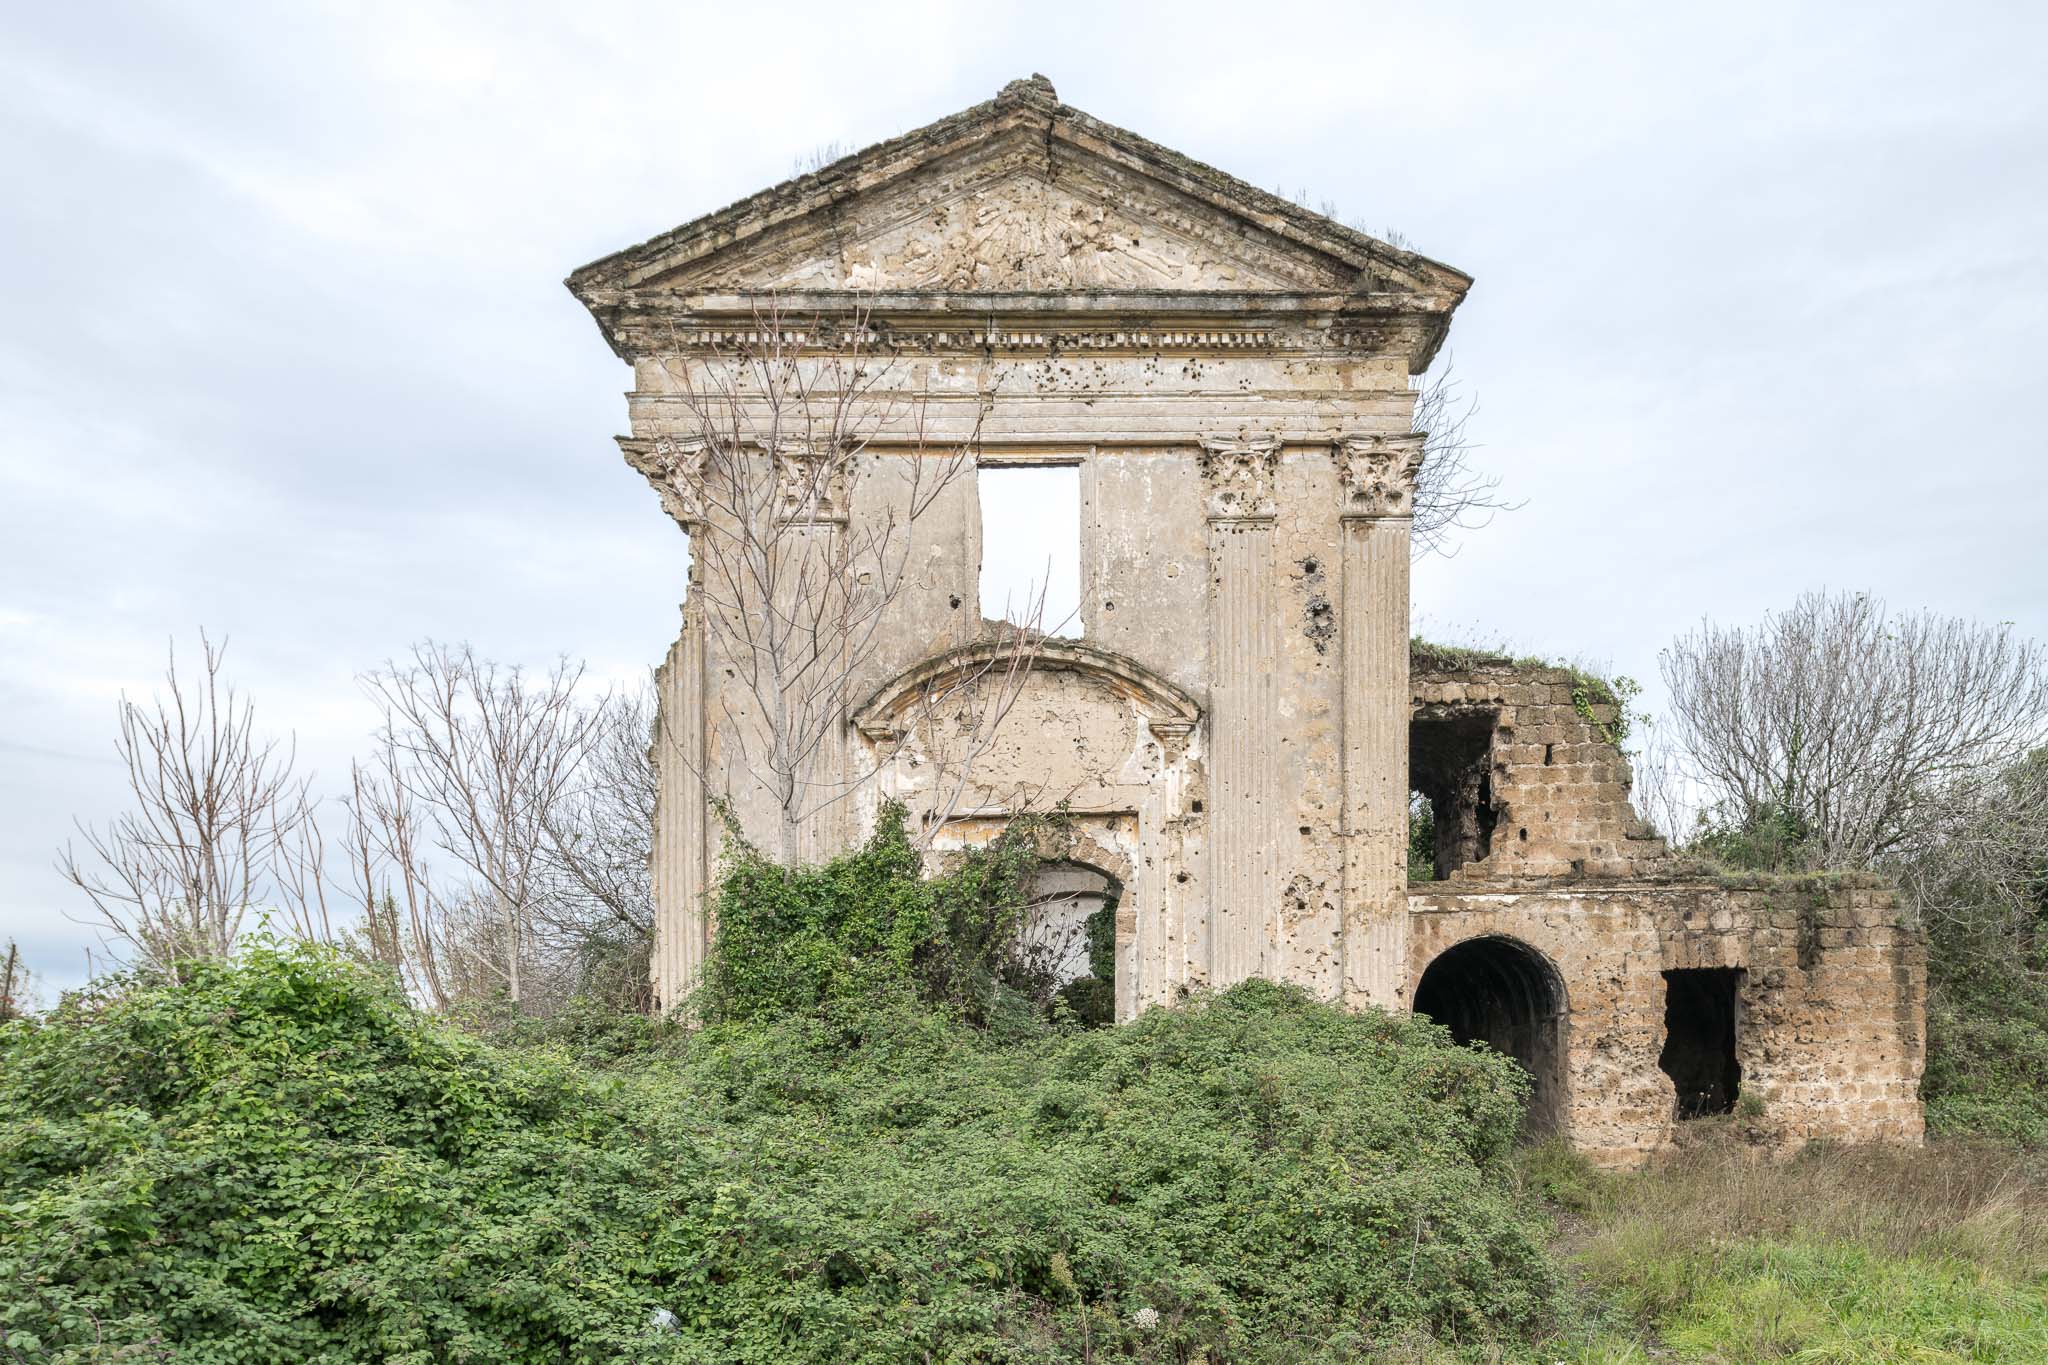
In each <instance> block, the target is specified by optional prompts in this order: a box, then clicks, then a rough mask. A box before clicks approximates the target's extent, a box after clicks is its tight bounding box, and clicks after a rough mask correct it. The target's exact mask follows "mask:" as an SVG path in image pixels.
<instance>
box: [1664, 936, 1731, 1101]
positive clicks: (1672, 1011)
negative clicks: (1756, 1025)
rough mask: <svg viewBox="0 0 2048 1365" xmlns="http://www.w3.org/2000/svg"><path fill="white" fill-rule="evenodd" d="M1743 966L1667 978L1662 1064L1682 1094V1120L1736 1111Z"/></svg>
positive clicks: (1666, 975)
mask: <svg viewBox="0 0 2048 1365" xmlns="http://www.w3.org/2000/svg"><path fill="white" fill-rule="evenodd" d="M1741 984H1742V969H1741V968H1740V967H1692V968H1685V969H1682V970H1679V971H1670V972H1666V973H1664V1050H1663V1052H1662V1053H1660V1054H1658V1057H1657V1065H1658V1066H1660V1067H1662V1068H1663V1069H1664V1074H1665V1075H1667V1076H1669V1077H1670V1078H1671V1084H1672V1087H1673V1088H1674V1089H1675V1090H1676V1091H1677V1092H1678V1098H1677V1113H1678V1117H1679V1118H1681V1119H1697V1118H1705V1117H1707V1116H1708V1115H1710V1114H1730V1113H1733V1112H1734V1111H1735V1098H1736V1096H1737V1095H1738V1094H1740V1093H1741V1089H1742V1066H1741V1064H1740V1063H1738V1062H1737V1061H1736V1060H1735V1016H1736V1010H1737V1004H1736V1002H1737V997H1738V991H1739V990H1740V988H1741Z"/></svg>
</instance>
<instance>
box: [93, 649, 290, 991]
mask: <svg viewBox="0 0 2048 1365" xmlns="http://www.w3.org/2000/svg"><path fill="white" fill-rule="evenodd" d="M226 651H227V647H226V644H225V642H223V643H221V644H215V643H214V642H213V641H212V640H211V639H209V638H208V637H207V636H206V635H205V633H204V632H202V633H201V634H200V650H199V669H198V672H197V674H196V676H195V675H194V674H192V673H191V672H189V671H187V672H181V671H180V668H179V664H178V655H177V648H176V646H175V644H174V645H173V646H172V647H171V649H170V651H169V658H168V662H167V663H166V666H165V669H164V688H163V690H162V691H161V692H159V693H158V694H157V695H156V696H155V697H153V698H152V699H151V701H150V702H149V703H148V704H147V705H145V704H142V703H139V702H136V701H132V700H130V699H129V698H128V697H127V696H126V695H125V694H124V695H123V696H122V698H121V701H120V705H119V709H118V721H119V732H118V734H117V736H116V739H115V741H114V752H115V754H116V756H117V757H118V758H119V759H120V762H121V766H122V769H123V772H124V776H125V778H126V781H127V786H128V794H129V797H130V802H131V804H130V807H129V809H128V810H127V811H125V812H123V813H122V814H120V815H118V816H116V817H114V819H113V820H112V821H111V822H109V823H108V824H107V825H106V826H104V827H100V826H94V825H88V824H85V823H83V822H81V823H79V825H78V833H79V839H80V841H82V847H81V846H80V844H79V843H72V844H67V845H66V846H65V848H64V850H63V852H62V853H61V854H60V855H59V859H58V870H59V871H60V872H61V873H62V874H63V876H64V878H65V879H66V880H67V881H69V882H70V883H71V884H72V885H73V886H75V887H77V888H78V889H79V890H80V891H81V892H83V893H84V894H85V897H86V899H87V901H88V902H89V903H90V905H91V907H92V912H93V914H92V917H91V918H90V920H89V921H88V922H90V923H93V924H95V925H96V926H97V927H99V928H101V929H102V930H104V931H105V932H106V933H107V934H108V935H110V936H111V937H112V938H113V939H114V940H116V941H117V942H119V943H121V944H123V945H125V950H126V953H127V955H128V956H129V957H130V959H131V961H133V962H134V964H135V965H138V966H143V967H149V968H152V969H155V970H159V971H164V972H169V973H176V972H177V971H178V970H179V964H181V963H184V962H187V961H191V960H195V959H210V958H223V957H226V956H227V955H228V954H229V953H230V952H231V951H232V950H233V948H234V944H235V940H236V937H237V936H238V935H239V934H240V932H241V929H242V926H243V923H244V921H245V920H246V919H247V918H248V916H249V914H250V912H251V910H253V909H256V908H258V907H260V906H264V905H269V904H274V903H276V901H277V899H278V898H279V888H280V885H281V881H282V880H284V879H288V878H289V876H290V866H289V865H290V861H291V858H292V857H293V855H294V851H295V849H296V848H297V847H298V841H299V840H300V839H301V837H302V836H303V835H304V833H305V831H306V829H307V827H308V826H309V824H310V823H311V821H312V818H313V817H312V809H313V803H312V801H311V798H310V796H309V794H308V782H309V780H308V779H307V778H304V777H301V776H298V775H297V774H296V773H295V772H294V760H295V751H294V748H293V746H292V744H291V743H290V742H289V741H278V740H274V739H268V738H265V737H263V736H261V735H259V734H258V733H257V730H256V713H255V708H254V706H253V705H252V704H251V703H250V701H249V699H248V698H247V697H246V696H243V695H241V694H240V693H238V692H236V691H235V689H234V688H233V687H232V686H231V685H229V684H228V683H227V682H226V681H224V679H223V677H222V667H223V664H224V662H225V658H226Z"/></svg>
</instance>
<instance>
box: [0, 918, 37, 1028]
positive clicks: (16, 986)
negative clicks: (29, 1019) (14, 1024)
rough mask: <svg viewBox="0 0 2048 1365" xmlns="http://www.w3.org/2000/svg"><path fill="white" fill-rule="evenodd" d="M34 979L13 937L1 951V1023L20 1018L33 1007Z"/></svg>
mask: <svg viewBox="0 0 2048 1365" xmlns="http://www.w3.org/2000/svg"><path fill="white" fill-rule="evenodd" d="M33 996H34V981H33V979H32V978H31V976H30V975H29V970H28V964H27V963H25V962H23V961H22V960H21V946H20V945H19V944H17V943H16V942H15V941H14V940H13V939H9V940H7V948H6V950H5V951H4V952H0V1024H4V1023H6V1022H7V1021H8V1020H10V1019H19V1018H21V1017H23V1016H24V1015H26V1014H27V1013H28V1012H29V1010H30V1009H31V1008H32V1001H33Z"/></svg>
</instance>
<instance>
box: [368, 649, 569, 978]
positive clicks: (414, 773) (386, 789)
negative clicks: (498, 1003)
mask: <svg viewBox="0 0 2048 1365" xmlns="http://www.w3.org/2000/svg"><path fill="white" fill-rule="evenodd" d="M581 677H582V669H581V667H580V666H573V667H572V666H571V665H569V664H568V663H567V662H559V663H557V664H556V665H555V666H554V667H552V668H551V669H550V670H549V671H548V672H547V673H545V674H541V675H538V676H529V675H528V674H526V673H524V672H522V671H521V670H519V669H517V668H507V667H502V666H500V665H497V664H494V663H491V662H488V661H485V660H480V659H478V658H477V657H476V654H475V652H474V651H473V650H471V649H470V648H469V647H468V646H467V645H464V646H459V647H452V648H451V647H448V646H443V645H436V644H432V643H428V644H423V645H419V646H416V647H415V648H414V650H413V652H412V657H411V660H410V662H409V663H408V664H407V665H405V666H402V667H401V666H399V665H397V664H387V665H386V666H385V667H384V668H383V669H381V670H379V671H377V672H375V673H372V674H370V675H368V676H367V677H366V678H365V680H364V684H365V687H366V688H367V690H368V691H369V692H370V694H371V696H372V698H373V699H374V700H376V701H377V702H378V703H379V705H380V706H381V708H382V710H383V726H382V730H381V738H382V740H383V742H384V746H385V750H384V752H385V775H386V780H385V781H384V782H380V783H378V784H376V785H377V788H378V792H377V796H376V797H375V801H376V802H378V803H381V807H380V806H379V805H375V804H373V805H372V806H371V807H370V814H371V816H372V817H373V818H375V819H376V820H377V823H378V824H379V825H380V826H381V827H383V828H384V830H385V831H386V833H385V835H384V836H383V837H384V838H385V839H386V840H387V842H388V847H387V849H386V852H387V854H388V855H389V856H390V857H391V858H392V860H393V862H394V865H399V866H401V867H403V868H404V869H407V870H406V871H404V872H403V873H402V875H405V876H406V877H407V878H408V879H411V880H416V881H417V884H418V888H419V893H420V895H419V905H420V907H421V911H420V913H421V914H422V916H423V920H422V923H423V926H424V932H423V933H421V934H419V935H417V936H416V937H417V940H418V942H419V944H421V945H422V946H423V947H424V948H425V949H426V950H427V951H428V952H429V954H430V955H433V954H437V953H442V952H443V950H445V948H446V947H447V946H449V945H450V944H451V943H459V944H460V945H462V946H463V947H464V948H465V949H466V951H465V952H463V953H462V954H461V956H462V958H463V963H462V965H463V967H464V969H465V970H469V969H472V968H484V969H487V970H488V971H489V972H490V973H491V975H492V976H493V978H494V979H495V981H496V982H497V983H498V984H499V985H500V986H502V988H503V989H504V991H505V993H506V994H507V995H508V996H509V997H510V998H511V1000H512V1001H513V1003H514V1004H515V1005H516V1004H519V1003H521V1002H522V998H523V996H524V994H525V982H524V980H523V977H522V964H523V960H524V958H525V956H526V954H527V952H528V950H529V948H530V946H531V931H532V926H533V923H534V919H535V916H536V914H537V913H538V911H539V909H540V907H541V903H542V901H543V898H544V896H545V894H546V891H547V865H546V859H547V851H548V848H549V833H548V824H549V819H550V817H551V815H552V814H553V812H555V811H556V809H557V808H558V807H559V806H560V805H561V804H562V802H563V801H564V799H565V798H566V797H567V796H568V795H569V793H570V792H571V791H573V790H574V788H575V784H576V781H577V777H578V773H579V771H580V770H581V767H582V764H583V761H584V757H585V751H586V748H587V746H588V743H589V738H590V735H591V733H592V730H593V727H594V724H595V722H594V721H593V719H592V715H591V713H590V712H588V711H586V710H584V709H582V708H581V707H579V706H578V705H577V704H576V699H575V695H574V694H575V689H576V685H577V683H578V681H579V680H580V679H581ZM400 802H402V803H403V814H402V815H401V814H400V813H399V811H398V809H396V807H397V803H400ZM380 810H381V813H380ZM422 835H424V836H425V839H426V840H427V841H429V842H431V843H432V845H433V847H434V848H435V849H438V850H439V851H440V853H442V854H443V855H445V856H446V857H448V858H450V859H452V860H453V861H454V863H455V864H456V865H458V866H459V867H461V868H462V869H463V871H464V872H465V873H466V874H467V876H468V877H469V878H470V879H472V880H471V881H470V882H469V884H468V885H467V886H461V887H451V888H450V890H449V892H443V893H436V892H434V891H433V890H432V889H431V883H430V882H429V881H428V880H427V877H426V859H425V857H424V856H423V855H424V852H425V850H423V849H421V848H419V847H418V844H417V842H416V841H417V840H419V839H420V837H421V836H422ZM401 840H403V841H404V842H403V843H401V842H400V841H401ZM401 848H402V849H403V853H402V854H401V852H400V849H401ZM458 930H467V932H462V933H457V932H456V931H458ZM451 934H453V935H454V937H453V938H451V937H450V935H451ZM449 969H450V962H449V960H448V958H447V957H446V956H445V955H443V956H441V957H440V971H441V973H442V974H443V976H444V977H445V975H446V974H447V972H448V971H449ZM446 987H447V983H446V982H445V980H444V981H443V982H442V983H441V988H440V990H439V991H438V992H437V993H438V994H441V995H443V996H445V995H446V994H447V990H446Z"/></svg>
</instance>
